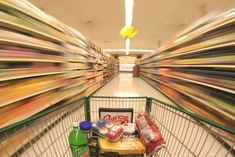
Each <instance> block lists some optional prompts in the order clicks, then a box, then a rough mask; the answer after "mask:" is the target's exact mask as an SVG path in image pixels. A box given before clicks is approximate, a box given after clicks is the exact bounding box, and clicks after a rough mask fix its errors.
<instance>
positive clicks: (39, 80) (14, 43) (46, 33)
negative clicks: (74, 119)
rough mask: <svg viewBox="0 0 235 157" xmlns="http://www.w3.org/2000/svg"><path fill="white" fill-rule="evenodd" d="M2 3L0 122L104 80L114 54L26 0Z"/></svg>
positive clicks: (83, 91)
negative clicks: (105, 65)
mask: <svg viewBox="0 0 235 157" xmlns="http://www.w3.org/2000/svg"><path fill="white" fill-rule="evenodd" d="M0 8H1V11H0V34H1V37H0V48H1V50H0V87H1V90H0V116H1V117H3V118H1V119H0V127H4V126H7V125H10V124H13V123H16V122H18V121H21V120H23V119H25V118H28V117H30V116H32V115H34V114H36V113H38V112H40V111H42V110H45V109H47V108H49V107H53V106H57V105H60V104H62V103H66V102H70V101H73V100H76V99H78V98H80V97H82V96H87V95H89V94H91V93H92V92H93V91H95V90H97V89H98V88H100V87H101V86H102V85H104V84H105V83H106V78H105V77H104V75H103V74H104V71H105V67H104V64H109V66H111V67H112V65H111V64H113V62H110V63H107V58H112V57H110V56H108V55H106V54H105V53H103V52H102V50H101V49H100V48H98V47H97V46H96V45H94V44H93V43H92V42H91V41H89V40H88V39H87V38H86V37H84V36H83V35H82V34H81V33H80V32H78V31H76V30H75V29H73V28H71V27H69V26H66V25H65V24H63V23H61V22H59V21H57V20H56V19H54V18H53V17H51V16H49V15H47V14H45V13H44V12H42V11H41V10H40V9H38V8H36V7H35V6H33V5H32V4H31V3H29V2H27V1H24V0H22V1H20V2H19V1H17V0H9V1H1V2H0ZM112 60H114V59H113V58H112ZM113 76H114V73H112V72H111V73H109V78H112V77H113Z"/></svg>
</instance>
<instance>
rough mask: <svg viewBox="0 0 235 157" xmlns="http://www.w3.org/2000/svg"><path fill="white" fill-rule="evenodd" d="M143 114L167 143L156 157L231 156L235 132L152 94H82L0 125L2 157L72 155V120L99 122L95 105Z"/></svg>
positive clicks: (0, 154)
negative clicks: (112, 95)
mask: <svg viewBox="0 0 235 157" xmlns="http://www.w3.org/2000/svg"><path fill="white" fill-rule="evenodd" d="M99 107H106V108H111V107H113V108H133V109H134V116H135V115H136V113H147V114H148V115H149V116H150V117H151V118H152V120H153V121H154V122H155V123H156V124H157V125H158V127H159V129H160V130H161V133H162V136H163V138H164V139H165V141H166V146H165V148H164V149H161V150H160V151H158V152H157V154H155V156H169V157H189V156H202V157H205V156H210V157H211V156H213V157H214V156H218V157H222V156H226V157H232V156H235V130H234V129H232V128H227V127H224V126H222V125H220V124H218V123H215V122H213V121H210V120H208V119H205V118H203V117H200V116H198V115H196V114H193V113H191V112H188V111H186V110H183V109H181V108H179V107H176V106H172V105H169V104H166V103H163V102H161V101H159V100H156V99H153V98H150V97H97V96H91V97H84V98H81V99H78V100H76V101H74V102H71V103H68V104H62V105H58V106H52V107H51V108H49V109H47V110H45V111H42V112H40V113H38V114H36V115H33V116H31V117H29V118H27V119H25V120H23V121H20V122H17V123H14V124H12V125H10V126H7V127H4V128H1V129H0V156H1V157H5V156H28V157H33V156H49V157H51V156H56V157H59V156H61V157H64V156H72V155H71V152H70V148H69V144H68V135H69V133H70V131H71V130H72V125H71V124H72V122H74V121H82V120H90V121H96V120H98V108H99Z"/></svg>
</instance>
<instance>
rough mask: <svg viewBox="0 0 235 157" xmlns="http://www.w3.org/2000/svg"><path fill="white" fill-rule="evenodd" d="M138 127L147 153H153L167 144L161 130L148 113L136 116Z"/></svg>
mask: <svg viewBox="0 0 235 157" xmlns="http://www.w3.org/2000/svg"><path fill="white" fill-rule="evenodd" d="M136 128H137V131H138V133H139V135H140V138H141V141H142V142H143V143H144V145H145V147H146V154H147V155H151V154H153V153H154V152H156V151H157V150H159V149H160V148H161V147H162V146H163V144H165V141H164V140H163V138H162V135H161V133H160V130H159V129H158V127H157V126H156V125H155V124H154V123H153V122H152V120H151V119H150V118H149V117H148V116H147V115H146V114H138V115H137V116H136Z"/></svg>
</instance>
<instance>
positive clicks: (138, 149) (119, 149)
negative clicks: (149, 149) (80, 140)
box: [99, 137, 145, 157]
mask: <svg viewBox="0 0 235 157" xmlns="http://www.w3.org/2000/svg"><path fill="white" fill-rule="evenodd" d="M99 146H100V154H101V155H104V156H111V155H110V154H112V155H114V154H115V155H117V156H120V155H121V156H134V157H137V156H142V155H143V154H144V153H145V146H144V145H143V143H142V142H141V140H140V138H133V137H121V138H120V139H119V140H118V141H116V142H111V141H109V140H107V139H104V138H100V139H99Z"/></svg>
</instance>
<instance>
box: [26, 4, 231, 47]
mask: <svg viewBox="0 0 235 157" xmlns="http://www.w3.org/2000/svg"><path fill="white" fill-rule="evenodd" d="M29 1H30V2H32V3H33V4H35V5H36V6H37V7H39V8H41V9H42V10H44V11H45V12H46V13H48V14H50V15H52V16H54V17H55V18H57V19H59V20H60V21H62V22H64V23H65V24H67V25H69V26H72V27H74V28H76V29H77V30H79V31H80V32H81V33H82V34H84V35H85V36H86V37H88V38H89V39H90V40H92V41H93V42H94V43H95V44H97V45H98V46H100V47H101V48H103V49H106V48H107V49H110V48H111V49H122V48H124V46H125V42H124V40H123V39H122V38H121V37H120V36H119V31H120V29H121V28H122V27H123V26H124V21H125V18H124V15H125V13H124V11H125V10H124V0H29ZM233 7H235V0H135V2H134V14H133V15H134V17H133V25H134V26H135V27H136V28H137V30H138V34H137V35H136V37H134V39H132V41H131V48H132V49H156V48H158V47H159V45H161V44H162V43H164V42H165V41H167V39H169V38H171V37H172V36H174V35H175V34H176V33H177V32H179V31H180V30H182V29H183V28H185V27H186V26H188V25H190V24H191V23H192V22H193V21H195V20H197V19H199V18H200V17H202V16H204V15H206V14H207V13H209V12H211V11H213V10H215V9H216V10H217V9H219V10H221V9H226V8H233Z"/></svg>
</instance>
